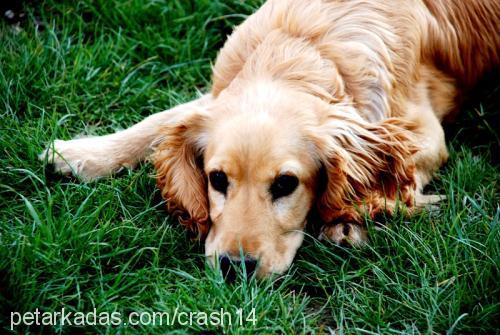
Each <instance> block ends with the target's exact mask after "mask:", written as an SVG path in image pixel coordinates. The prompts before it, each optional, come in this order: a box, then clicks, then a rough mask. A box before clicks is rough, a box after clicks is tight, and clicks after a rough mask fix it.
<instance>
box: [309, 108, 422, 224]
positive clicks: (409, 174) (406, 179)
mask: <svg viewBox="0 0 500 335" xmlns="http://www.w3.org/2000/svg"><path fill="white" fill-rule="evenodd" d="M412 131H414V126H413V125H412V124H411V123H410V122H408V121H405V120H403V119H400V118H389V119H386V120H384V121H381V122H379V123H374V124H372V123H368V122H366V121H363V120H360V119H356V120H354V119H352V118H349V117H345V116H329V117H328V120H327V121H326V122H325V123H324V124H323V125H321V126H320V127H319V129H318V130H317V131H316V132H315V140H314V144H315V146H316V148H317V150H318V156H319V159H320V160H321V164H322V165H323V167H324V170H325V171H324V172H325V173H324V174H325V176H326V177H327V178H326V179H327V181H326V186H323V190H324V191H323V193H322V194H321V195H319V197H318V200H317V209H318V211H319V214H320V216H321V218H322V219H323V220H324V222H332V221H338V220H343V221H347V222H349V221H350V222H360V220H361V219H362V215H361V213H360V212H359V209H360V208H361V209H363V208H364V209H365V210H367V211H368V214H369V215H370V216H371V217H373V216H375V215H376V214H377V213H378V212H379V211H380V210H381V209H383V208H381V207H384V206H385V205H386V204H387V200H396V199H400V200H401V201H403V202H404V203H406V204H407V205H408V206H411V205H412V203H413V193H414V188H415V179H414V178H415V177H414V173H415V167H414V164H413V162H412V156H413V155H414V154H415V153H416V151H417V146H416V144H415V143H414V140H413V138H412Z"/></svg>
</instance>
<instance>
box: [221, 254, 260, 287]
mask: <svg viewBox="0 0 500 335" xmlns="http://www.w3.org/2000/svg"><path fill="white" fill-rule="evenodd" d="M242 263H243V264H244V265H245V272H246V274H247V278H248V277H250V276H252V274H253V273H254V272H255V269H256V268H257V260H256V259H255V258H253V257H248V256H247V257H245V258H244V259H243V261H242V260H240V259H231V258H230V257H229V256H227V255H222V256H220V257H219V265H220V269H221V271H222V275H223V276H224V279H225V280H226V281H227V282H229V283H230V282H233V281H234V280H235V279H236V268H239V267H241V266H242Z"/></svg>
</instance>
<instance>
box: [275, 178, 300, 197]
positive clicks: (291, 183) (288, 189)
mask: <svg viewBox="0 0 500 335" xmlns="http://www.w3.org/2000/svg"><path fill="white" fill-rule="evenodd" d="M298 185H299V180H298V179H297V177H295V176H290V175H287V174H282V175H280V176H278V177H276V179H274V181H273V183H272V184H271V195H272V196H273V200H276V199H278V198H281V197H286V196H287V195H290V194H292V193H293V191H295V189H296V188H297V186H298Z"/></svg>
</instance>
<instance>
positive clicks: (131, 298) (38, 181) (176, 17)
mask: <svg viewBox="0 0 500 335" xmlns="http://www.w3.org/2000/svg"><path fill="white" fill-rule="evenodd" d="M258 4H259V1H245V2H243V1H240V0H231V1H222V0H220V1H219V0H199V1H184V0H182V1H181V0H175V1H174V0H169V1H155V0H148V1H142V0H128V1H118V0H115V1H108V0H97V1H90V0H89V1H53V2H52V1H46V2H44V3H42V4H40V5H37V6H36V7H35V8H32V12H31V15H37V16H39V17H40V18H41V19H42V20H43V21H44V22H46V26H45V29H44V30H43V31H38V32H37V31H35V29H34V27H33V25H32V24H30V23H29V22H27V23H24V24H23V25H22V27H23V30H22V31H20V32H18V33H16V32H15V30H14V29H12V27H10V26H7V25H6V24H5V23H3V22H2V23H0V117H1V119H0V329H2V330H1V331H0V332H2V333H5V332H8V331H9V328H10V312H11V311H18V312H28V311H35V309H36V308H39V310H41V311H60V310H61V308H62V307H64V308H65V309H66V310H67V311H83V312H88V311H92V310H93V308H96V309H97V310H98V311H99V312H102V311H109V312H113V311H119V312H122V313H128V312H131V311H156V312H158V311H160V312H162V311H170V312H173V310H174V309H175V308H176V307H178V308H179V310H181V311H189V310H192V311H208V312H209V311H213V310H219V309H220V308H225V309H226V310H228V311H234V310H235V309H237V308H243V310H244V314H246V313H248V312H250V311H251V309H252V308H255V312H256V313H255V316H256V319H257V323H256V325H255V326H253V325H252V324H251V323H244V325H243V327H240V326H237V325H234V324H233V325H232V326H224V327H202V326H196V325H194V326H192V327H184V328H182V327H181V328H178V327H170V328H168V327H163V328H160V327H151V326H149V327H142V328H141V327H139V326H135V327H132V326H118V327H114V326H109V327H101V326H89V327H86V328H83V329H82V328H78V327H75V326H73V327H70V326H65V327H61V326H56V327H40V326H38V327H33V326H32V327H18V328H17V329H16V330H17V332H19V333H26V332H32V333H46V332H49V333H50V332H62V333H73V332H74V331H79V332H82V331H84V332H88V333H95V332H100V333H111V334H113V333H165V332H169V331H172V332H175V331H177V333H184V332H187V333H197V332H199V331H201V330H213V331H215V332H217V333H220V332H226V333H243V334H245V333H246V334H253V333H259V332H263V333H270V334H276V333H289V334H292V333H294V334H300V333H326V334H328V333H330V332H333V331H337V332H338V333H359V334H371V333H411V334H414V333H426V334H429V333H440V334H441V333H450V334H451V333H489V334H491V333H499V330H498V326H497V325H498V324H497V322H498V319H499V317H500V313H499V311H500V299H499V297H500V286H499V285H498V283H499V281H500V277H499V260H500V258H499V257H500V250H499V249H500V247H499V240H500V239H499V237H500V236H499V235H500V230H499V220H500V209H499V198H500V197H499V189H498V183H499V179H500V173H499V169H498V165H497V164H498V161H495V157H494V155H495V153H498V145H499V143H498V138H499V137H498V134H497V133H496V132H495V129H494V127H493V126H492V125H493V120H494V119H495V118H496V119H498V117H499V116H500V114H499V108H498V104H497V103H496V102H497V100H498V90H499V88H498V86H497V87H496V88H493V89H491V88H490V89H489V90H488V91H487V92H490V93H488V95H489V96H488V95H485V96H484V97H482V98H481V99H480V101H476V104H475V105H474V104H473V105H471V107H469V108H467V109H466V110H465V111H464V112H463V113H462V116H461V117H460V119H459V120H460V121H459V125H460V127H459V129H460V131H459V132H458V131H454V132H452V135H451V136H450V138H451V139H452V141H451V144H450V151H451V159H450V162H449V164H448V165H447V167H446V168H444V169H443V170H442V171H441V173H440V176H439V178H437V179H436V180H435V182H434V183H433V184H432V185H431V188H432V190H433V191H434V192H439V193H444V194H446V195H447V196H448V200H447V201H446V202H445V203H443V204H442V206H441V208H440V211H439V212H438V213H422V214H420V215H417V216H415V217H413V218H411V220H408V219H405V218H402V217H396V218H393V219H390V220H389V222H388V224H387V228H385V229H383V230H376V231H375V230H374V229H372V230H374V231H372V234H371V241H370V246H369V247H367V248H364V249H361V250H359V249H346V248H342V247H338V246H334V245H331V244H329V243H320V242H318V241H317V240H316V239H314V238H312V237H308V238H306V242H305V244H304V246H303V247H302V248H301V249H300V250H299V253H298V255H297V258H296V260H295V262H294V264H293V266H292V268H291V269H290V271H289V273H287V274H286V275H284V276H283V277H281V278H278V279H274V280H264V281H260V282H256V281H254V280H252V281H250V282H245V281H237V282H236V283H235V284H233V285H227V284H225V283H224V281H223V280H222V278H221V276H220V275H219V274H218V273H215V272H213V271H211V270H210V269H208V268H207V267H206V266H205V265H204V258H203V246H202V245H200V244H199V243H198V242H194V241H191V240H190V239H189V237H188V236H187V235H186V233H185V231H184V230H183V229H182V227H180V226H179V225H178V224H177V223H175V222H174V221H173V220H171V219H170V218H169V217H168V216H167V213H165V211H164V210H163V204H162V203H161V201H160V200H159V194H158V193H159V192H158V191H157V190H156V189H155V181H154V179H153V178H152V174H153V171H152V168H151V166H149V165H143V166H141V167H140V168H139V169H138V170H136V171H133V172H130V173H129V174H128V175H125V176H123V177H120V178H114V179H105V180H102V181H99V182H97V183H91V184H82V183H78V182H75V181H71V180H56V181H51V180H49V179H47V178H46V177H45V174H44V166H43V164H42V163H40V162H39V161H38V160H37V154H38V153H40V152H41V150H42V149H43V148H44V146H45V145H46V144H47V143H49V142H50V141H51V140H53V139H54V138H63V139H69V138H72V137H74V136H76V135H80V134H104V133H108V132H110V131H114V130H117V129H120V128H124V127H127V126H129V125H131V124H133V123H134V122H137V121H138V120H140V119H141V118H143V117H144V116H146V115H150V114H152V113H154V112H158V111H161V110H164V109H166V108H169V107H171V106H174V105H176V104H178V103H179V102H183V101H188V100H189V99H190V98H192V97H193V96H195V94H196V91H197V90H206V88H207V87H208V86H209V81H210V66H211V62H212V61H213V60H214V57H215V55H216V52H217V50H218V49H219V48H220V47H221V46H222V44H223V42H224V39H225V36H226V35H227V34H228V33H229V32H230V31H231V28H232V27H233V26H234V25H236V24H238V23H239V22H241V21H242V20H243V19H244V17H245V15H247V14H249V13H251V12H252V11H253V10H254V9H255V8H257V7H258ZM478 104H479V105H478ZM460 122H461V123H460ZM478 138H479V140H478ZM472 139H473V140H472ZM369 225H370V224H369ZM370 227H372V225H370ZM77 328H78V329H77Z"/></svg>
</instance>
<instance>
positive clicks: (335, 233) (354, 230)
mask: <svg viewBox="0 0 500 335" xmlns="http://www.w3.org/2000/svg"><path fill="white" fill-rule="evenodd" d="M367 238H368V237H367V232H366V229H365V228H364V227H362V226H361V225H359V224H355V223H337V224H334V225H328V224H327V225H324V226H323V228H322V229H321V234H320V236H319V239H320V240H330V241H332V242H335V243H336V244H338V245H343V246H362V245H363V244H365V243H366V241H367Z"/></svg>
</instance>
